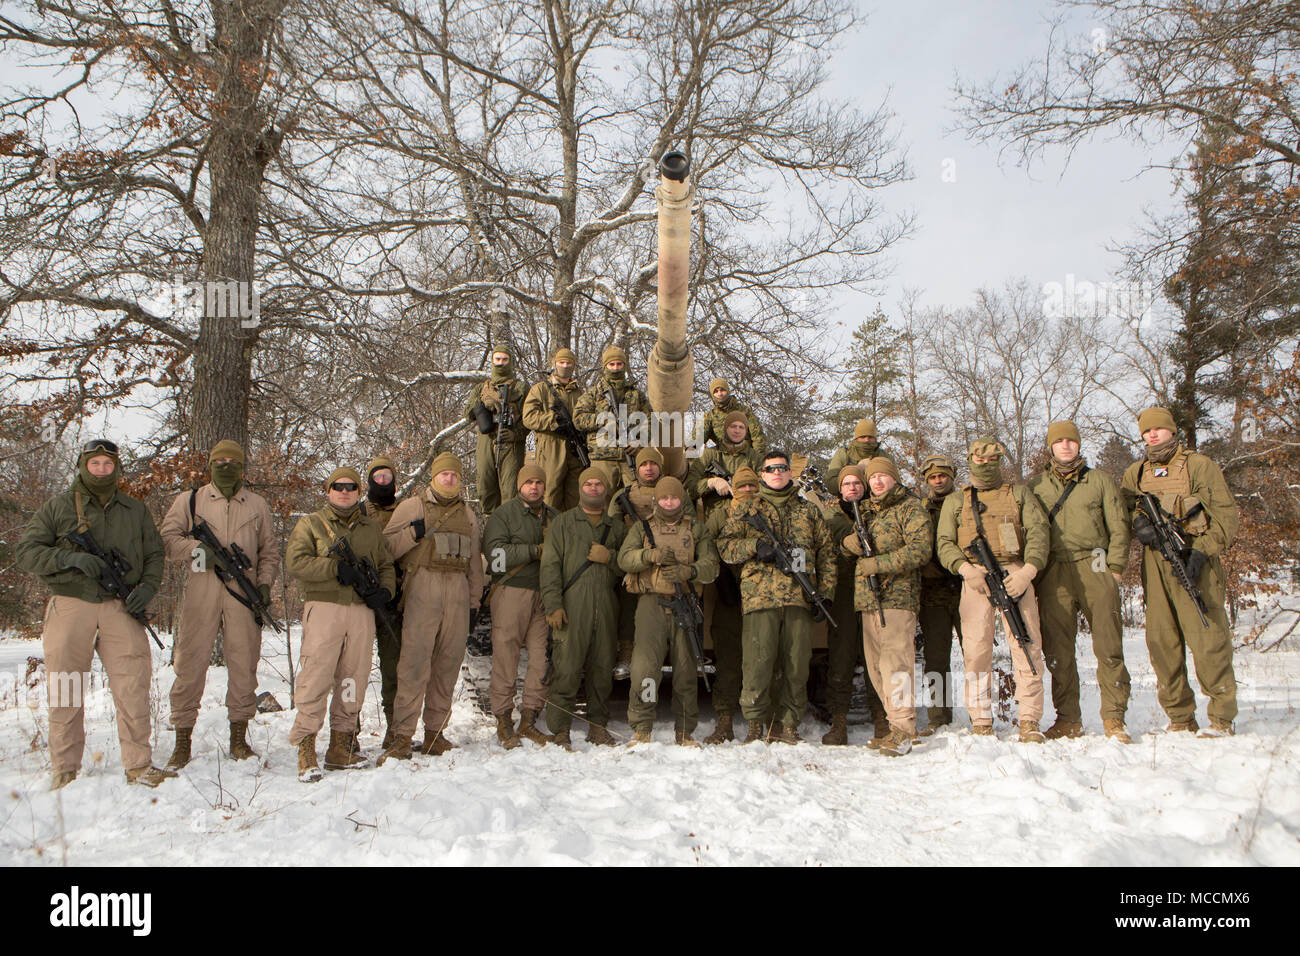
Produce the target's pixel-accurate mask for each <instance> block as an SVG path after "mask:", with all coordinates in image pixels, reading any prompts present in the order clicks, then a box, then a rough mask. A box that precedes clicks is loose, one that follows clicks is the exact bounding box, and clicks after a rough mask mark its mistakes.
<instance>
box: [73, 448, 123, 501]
mask: <svg viewBox="0 0 1300 956" xmlns="http://www.w3.org/2000/svg"><path fill="white" fill-rule="evenodd" d="M86 460H87V461H89V458H87V459H86ZM119 467H120V466H119V465H118V464H117V463H116V462H114V463H113V472H112V474H109V475H105V476H104V477H103V478H96V477H95V476H94V475H92V474H91V473H90V472H89V471H88V470H87V469H86V465H85V463H84V462H83V463H82V464H80V465H78V466H77V474H78V476H79V477H80V478H81V483H82V484H83V485H85V486H86V490H87V491H89V492H90V493H91V494H92V495H94V496H95V497H96V498H98V499H100V500H101V501H107V500H108V498H109V497H111V496H112V494H113V492H114V491H116V490H117V474H118V470H119Z"/></svg>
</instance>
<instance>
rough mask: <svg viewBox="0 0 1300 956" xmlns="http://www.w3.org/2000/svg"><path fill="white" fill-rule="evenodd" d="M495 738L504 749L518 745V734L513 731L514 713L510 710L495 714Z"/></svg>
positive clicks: (512, 748) (510, 748)
mask: <svg viewBox="0 0 1300 956" xmlns="http://www.w3.org/2000/svg"><path fill="white" fill-rule="evenodd" d="M497 740H499V741H500V742H501V746H502V747H505V748H506V750H514V749H515V748H516V747H518V746H519V736H518V735H517V734H516V733H515V715H514V714H513V713H511V712H510V711H505V712H504V713H500V714H497Z"/></svg>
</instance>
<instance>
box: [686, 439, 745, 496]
mask: <svg viewBox="0 0 1300 956" xmlns="http://www.w3.org/2000/svg"><path fill="white" fill-rule="evenodd" d="M742 465H748V466H749V467H750V468H753V469H754V470H755V471H758V455H757V454H756V453H755V452H754V450H753V448H752V447H751V446H750V443H749V440H748V439H746V440H745V441H743V442H741V443H740V445H738V446H736V448H735V449H734V450H728V449H726V448H706V449H704V451H703V452H701V453H700V457H698V458H695V459H693V460H692V461H691V465H690V468H688V469H687V471H686V481H684V482H683V484H684V485H685V486H686V493H687V494H688V495H689V496H690V498H691V500H692V501H694V500H696V499H697V498H698V499H701V500H702V501H703V503H704V513H705V514H706V515H711V514H713V512H714V511H715V510H716V509H717V508H718V506H719V505H723V504H729V503H730V501H731V496H730V495H720V494H718V493H717V492H716V491H714V490H713V489H712V488H710V487H709V479H710V478H719V477H721V476H720V475H717V474H715V472H717V471H724V472H726V473H727V479H726V480H727V481H728V482H730V481H731V476H732V475H734V474H735V473H736V469H738V468H740V467H741V466H742Z"/></svg>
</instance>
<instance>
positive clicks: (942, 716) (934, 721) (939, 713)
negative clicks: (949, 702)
mask: <svg viewBox="0 0 1300 956" xmlns="http://www.w3.org/2000/svg"><path fill="white" fill-rule="evenodd" d="M951 723H952V711H951V710H948V709H947V708H946V707H931V708H929V709H928V710H927V711H926V725H925V730H923V731H921V736H922V737H930V736H933V735H934V733H935V731H937V730H939V728H941V727H945V726H947V725H948V724H951Z"/></svg>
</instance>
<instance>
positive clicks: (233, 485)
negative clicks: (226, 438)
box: [212, 461, 244, 498]
mask: <svg viewBox="0 0 1300 956" xmlns="http://www.w3.org/2000/svg"><path fill="white" fill-rule="evenodd" d="M243 479H244V466H243V465H241V464H240V463H239V462H237V461H230V462H226V463H225V464H224V465H213V466H212V483H213V484H214V485H216V486H217V491H219V492H221V493H222V494H223V495H224V496H225V497H226V498H232V497H234V494H235V492H236V491H238V490H239V486H240V485H242V484H243V483H244V480H243Z"/></svg>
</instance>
